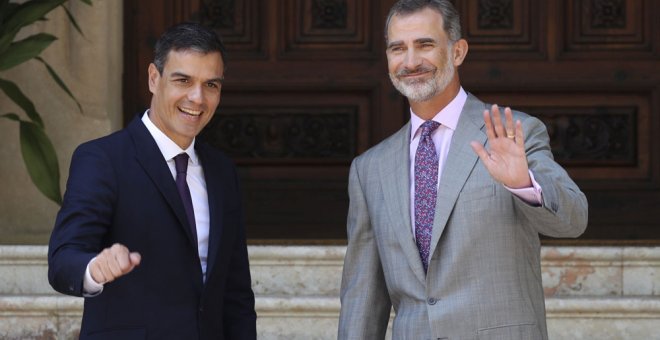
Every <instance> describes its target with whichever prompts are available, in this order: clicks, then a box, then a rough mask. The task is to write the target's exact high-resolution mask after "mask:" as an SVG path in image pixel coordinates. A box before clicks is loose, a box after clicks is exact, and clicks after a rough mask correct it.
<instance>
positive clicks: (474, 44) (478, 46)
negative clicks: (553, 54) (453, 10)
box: [457, 0, 548, 59]
mask: <svg viewBox="0 0 660 340" xmlns="http://www.w3.org/2000/svg"><path fill="white" fill-rule="evenodd" d="M545 7H546V1H545V0H474V1H458V2H457V9H458V10H459V11H460V13H461V21H462V25H463V31H464V38H465V39H467V40H468V42H469V45H470V53H469V54H468V58H470V59H480V58H487V59H493V58H494V55H493V53H497V55H498V56H500V58H501V57H504V55H506V57H507V58H516V59H530V58H531V59H539V58H544V57H545V55H546V51H545V36H542V35H541V32H543V31H544V30H545V27H546V24H547V20H548V19H547V18H548V17H547V13H546V12H545V11H544V10H543V9H545Z"/></svg>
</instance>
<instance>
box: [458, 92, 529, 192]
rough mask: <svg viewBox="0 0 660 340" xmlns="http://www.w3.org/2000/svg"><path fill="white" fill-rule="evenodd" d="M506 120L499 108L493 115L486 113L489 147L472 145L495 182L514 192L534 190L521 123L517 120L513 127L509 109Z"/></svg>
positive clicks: (505, 111)
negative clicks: (526, 189)
mask: <svg viewBox="0 0 660 340" xmlns="http://www.w3.org/2000/svg"><path fill="white" fill-rule="evenodd" d="M504 120H505V121H504V122H502V115H501V113H500V109H499V107H498V106H497V105H493V106H492V107H491V109H490V112H489V111H488V110H484V122H485V123H486V135H487V136H488V145H489V148H488V150H486V149H485V148H484V146H483V145H481V144H479V143H477V142H472V143H471V146H472V149H473V150H474V151H475V152H476V153H477V155H479V158H480V159H481V162H482V163H483V164H484V166H485V167H486V169H487V170H488V172H489V173H490V175H491V176H493V178H494V179H495V180H496V181H498V182H500V183H502V184H504V185H506V186H507V187H509V188H512V189H520V188H528V187H531V186H532V180H531V178H530V176H529V167H528V166H527V156H526V155H525V139H524V136H523V130H522V123H521V122H520V121H519V120H518V121H516V122H515V124H514V122H513V114H512V113H511V109H510V108H508V107H507V108H506V109H504Z"/></svg>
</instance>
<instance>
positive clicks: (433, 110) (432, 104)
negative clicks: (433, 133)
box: [408, 77, 461, 120]
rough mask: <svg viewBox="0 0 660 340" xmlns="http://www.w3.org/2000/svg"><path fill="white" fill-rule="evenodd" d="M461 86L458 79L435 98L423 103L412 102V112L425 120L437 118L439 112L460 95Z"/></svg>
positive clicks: (455, 78)
mask: <svg viewBox="0 0 660 340" xmlns="http://www.w3.org/2000/svg"><path fill="white" fill-rule="evenodd" d="M460 88H461V85H460V83H459V82H458V77H454V79H453V80H452V81H451V82H450V83H449V84H447V87H446V88H445V89H444V90H443V91H442V92H440V93H438V94H437V95H435V96H434V97H433V98H431V99H429V100H427V101H423V102H413V101H410V100H408V101H409V102H410V108H411V109H412V111H413V112H414V113H415V114H416V115H417V116H418V117H419V118H422V119H423V120H429V119H432V118H433V117H435V115H436V114H438V112H440V111H442V109H444V108H445V106H447V105H448V104H449V103H450V102H451V101H452V100H454V98H456V95H458V91H459V90H460Z"/></svg>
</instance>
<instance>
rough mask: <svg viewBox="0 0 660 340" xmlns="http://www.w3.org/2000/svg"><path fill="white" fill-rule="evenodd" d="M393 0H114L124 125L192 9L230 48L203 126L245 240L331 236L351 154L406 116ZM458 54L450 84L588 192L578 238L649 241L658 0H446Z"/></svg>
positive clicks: (659, 225)
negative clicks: (218, 93) (534, 132)
mask: <svg viewBox="0 0 660 340" xmlns="http://www.w3.org/2000/svg"><path fill="white" fill-rule="evenodd" d="M393 2H394V1H393V0H386V1H381V0H360V1H349V0H269V1H263V0H193V1H183V0H166V1H156V0H141V1H125V2H124V6H125V60H124V107H125V112H126V117H125V118H126V119H125V120H126V122H128V121H129V119H130V118H131V117H133V115H134V114H135V113H137V112H142V111H143V110H144V109H145V108H146V107H148V104H149V98H150V94H149V92H148V91H147V72H146V69H147V65H148V63H149V62H150V61H151V59H152V52H151V51H152V48H153V43H154V41H155V39H156V38H157V37H158V36H159V35H160V33H161V32H162V31H163V30H164V29H165V28H166V27H168V26H170V25H172V24H174V23H176V22H181V21H190V20H192V21H198V22H202V23H203V24H205V25H208V26H209V27H212V28H214V29H216V30H217V31H218V32H219V33H220V34H221V35H222V36H223V39H224V41H225V43H226V45H227V46H228V49H229V58H228V71H227V74H226V78H227V81H226V84H225V86H224V88H223V97H222V103H221V104H220V107H219V109H218V114H217V115H216V117H214V119H213V120H212V122H211V123H210V124H209V126H208V127H207V128H206V129H205V131H204V132H203V134H202V136H201V137H200V138H204V139H206V140H208V141H209V142H211V143H212V144H214V145H215V146H217V147H218V148H220V149H222V150H224V151H225V152H226V153H228V154H229V155H230V156H231V157H232V158H233V159H234V160H235V162H236V163H237V165H238V167H239V171H240V175H241V180H242V184H243V192H244V202H245V206H246V220H247V227H248V237H249V238H250V241H251V242H253V243H255V242H276V243H288V242H291V243H299V242H302V243H317V242H323V243H327V242H330V243H343V242H345V235H346V233H345V224H346V212H347V207H348V195H347V190H346V188H347V177H348V168H349V166H350V162H351V160H352V159H353V157H355V156H356V155H358V154H360V153H361V152H363V151H365V150H366V149H368V148H369V147H370V146H372V145H374V144H376V143H378V142H379V141H381V140H382V139H383V138H385V137H387V136H388V135H390V134H391V133H393V132H395V131H396V130H398V129H399V128H400V127H401V126H402V125H403V124H404V123H405V122H406V121H407V120H408V115H409V114H408V107H407V103H406V102H405V100H404V99H403V98H402V97H401V96H400V95H399V94H398V93H397V92H396V90H394V88H393V87H392V86H391V84H390V81H389V78H388V77H387V63H386V60H385V53H384V50H385V46H384V41H383V25H384V19H385V16H386V14H387V11H388V10H389V7H390V6H391V4H392V3H393ZM456 5H457V8H458V9H459V11H460V12H461V15H462V20H463V32H464V36H465V38H466V39H467V40H468V42H469V44H470V52H469V54H468V58H467V60H466V62H465V63H464V66H463V67H461V69H460V75H461V79H462V83H463V86H464V87H465V89H466V90H468V91H470V92H472V93H474V94H476V95H477V96H479V97H480V98H481V99H483V100H486V101H491V102H496V103H498V104H500V105H510V106H512V107H515V108H517V109H521V110H524V111H526V112H528V113H531V114H533V115H536V116H537V117H539V118H541V119H542V120H543V121H544V122H545V123H546V124H547V126H548V128H549V132H550V135H551V143H552V148H553V152H554V154H555V156H556V158H557V160H558V161H559V162H560V163H562V164H563V165H564V166H565V167H566V169H567V170H568V172H569V173H570V174H571V176H572V177H573V178H574V179H575V180H576V181H577V182H578V184H579V185H580V186H581V188H583V189H584V191H585V192H586V194H587V196H588V199H589V203H590V211H589V215H590V216H589V217H590V222H589V228H588V229H587V232H586V234H585V235H584V236H583V237H582V238H581V240H580V241H579V242H590V241H596V242H601V243H602V242H612V241H613V242H621V241H622V240H624V241H627V242H645V243H652V242H656V241H657V240H660V152H659V151H660V150H658V148H659V147H658V143H653V141H655V140H657V139H658V137H659V136H660V135H659V134H658V131H660V54H659V51H658V49H659V46H660V27H659V25H660V15H659V13H660V4H658V3H657V2H656V1H653V0H561V1H551V0H465V1H460V0H458V1H456Z"/></svg>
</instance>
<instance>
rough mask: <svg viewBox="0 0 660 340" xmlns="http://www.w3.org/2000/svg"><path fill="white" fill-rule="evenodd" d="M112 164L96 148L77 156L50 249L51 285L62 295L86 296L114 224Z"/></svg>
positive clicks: (85, 149)
mask: <svg viewBox="0 0 660 340" xmlns="http://www.w3.org/2000/svg"><path fill="white" fill-rule="evenodd" d="M113 171H114V170H113V167H112V166H111V162H110V161H109V159H108V157H107V156H106V155H105V153H104V152H103V151H102V150H101V149H100V148H98V147H95V146H94V144H89V143H88V144H83V145H81V146H80V147H79V148H78V149H77V150H76V151H75V152H74V154H73V158H72V160H71V167H70V170H69V179H68V182H67V188H66V192H65V194H64V199H63V202H62V207H61V208H60V211H59V212H58V214H57V218H56V220H55V227H54V228H53V232H52V234H51V237H50V242H49V246H48V281H49V283H50V285H51V286H52V287H53V288H54V289H55V290H57V291H58V292H60V293H63V294H68V295H74V296H82V295H83V279H84V275H85V270H86V268H87V265H88V264H89V262H90V261H91V260H92V258H94V257H95V256H96V255H97V254H98V253H99V252H100V251H101V249H102V239H103V237H104V236H105V235H106V233H107V230H108V229H109V228H110V225H111V223H112V211H113V206H114V201H115V197H116V180H115V178H116V177H115V175H114V173H113Z"/></svg>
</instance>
